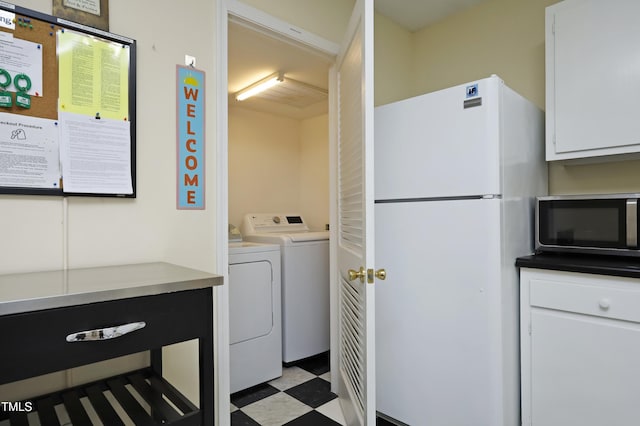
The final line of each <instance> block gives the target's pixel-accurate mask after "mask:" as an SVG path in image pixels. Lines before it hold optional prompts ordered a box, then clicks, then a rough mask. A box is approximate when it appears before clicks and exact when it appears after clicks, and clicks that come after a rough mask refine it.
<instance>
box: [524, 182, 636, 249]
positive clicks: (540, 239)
mask: <svg viewBox="0 0 640 426" xmlns="http://www.w3.org/2000/svg"><path fill="white" fill-rule="evenodd" d="M639 200H640V194H612V195H575V196H550V197H539V198H538V199H537V201H536V235H535V236H536V250H537V251H556V252H557V251H560V252H577V253H598V254H614V255H622V256H640V248H639V247H638V228H639V226H638V201H639Z"/></svg>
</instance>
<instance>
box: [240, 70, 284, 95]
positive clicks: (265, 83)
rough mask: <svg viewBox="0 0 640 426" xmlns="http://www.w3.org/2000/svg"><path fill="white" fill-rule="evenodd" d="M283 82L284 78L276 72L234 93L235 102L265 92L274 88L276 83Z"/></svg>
mask: <svg viewBox="0 0 640 426" xmlns="http://www.w3.org/2000/svg"><path fill="white" fill-rule="evenodd" d="M282 81H284V76H283V74H282V73H279V72H276V73H274V74H271V75H270V76H269V77H266V78H263V79H262V80H260V81H258V82H256V83H253V84H252V85H251V86H248V87H246V88H244V89H242V90H241V91H239V92H238V93H236V100H237V101H244V100H245V99H247V98H250V97H251V96H254V95H257V94H258V93H260V92H264V91H265V90H267V89H269V88H271V87H273V86H275V85H276V84H278V83H281V82H282Z"/></svg>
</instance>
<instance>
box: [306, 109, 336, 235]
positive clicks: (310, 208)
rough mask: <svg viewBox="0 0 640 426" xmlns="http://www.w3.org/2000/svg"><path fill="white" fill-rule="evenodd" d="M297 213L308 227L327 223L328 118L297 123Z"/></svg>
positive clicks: (319, 226)
mask: <svg viewBox="0 0 640 426" xmlns="http://www.w3.org/2000/svg"><path fill="white" fill-rule="evenodd" d="M299 202H300V211H301V212H302V214H303V215H304V218H305V220H306V221H307V222H308V223H309V227H310V228H311V229H313V230H324V229H325V225H326V224H328V223H329V116H328V115H326V114H324V115H321V116H318V117H315V118H310V119H308V120H302V122H301V123H300V198H299Z"/></svg>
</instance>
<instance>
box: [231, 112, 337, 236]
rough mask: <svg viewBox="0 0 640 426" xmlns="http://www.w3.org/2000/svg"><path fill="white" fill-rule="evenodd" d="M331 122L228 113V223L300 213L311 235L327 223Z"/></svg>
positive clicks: (323, 118) (246, 113)
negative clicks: (261, 215)
mask: <svg viewBox="0 0 640 426" xmlns="http://www.w3.org/2000/svg"><path fill="white" fill-rule="evenodd" d="M328 156H329V128H328V116H327V115H326V114H325V115H321V116H318V117H315V118H311V119H307V120H296V119H292V118H287V117H283V116H278V115H274V114H269V113H264V112H256V111H252V110H249V109H246V108H239V107H234V108H230V110H229V222H230V223H233V224H234V225H236V226H240V224H241V223H242V218H243V217H244V215H245V214H247V213H280V212H292V213H295V212H299V213H300V214H302V215H303V217H304V218H305V220H306V221H307V222H308V223H309V225H310V227H312V228H313V229H323V228H324V224H325V223H328V217H329V157H328Z"/></svg>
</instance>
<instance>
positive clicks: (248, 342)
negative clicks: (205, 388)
mask: <svg viewBox="0 0 640 426" xmlns="http://www.w3.org/2000/svg"><path fill="white" fill-rule="evenodd" d="M280 278H281V273H280V246H279V245H275V244H258V243H251V242H237V243H230V244H229V331H230V336H229V343H230V346H229V358H230V364H231V366H230V368H231V386H230V387H231V393H234V392H237V391H240V390H243V389H246V388H248V387H251V386H254V385H257V384H260V383H263V382H267V381H269V380H272V379H275V378H276V377H280V376H282V321H281V285H280V284H281V280H280Z"/></svg>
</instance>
